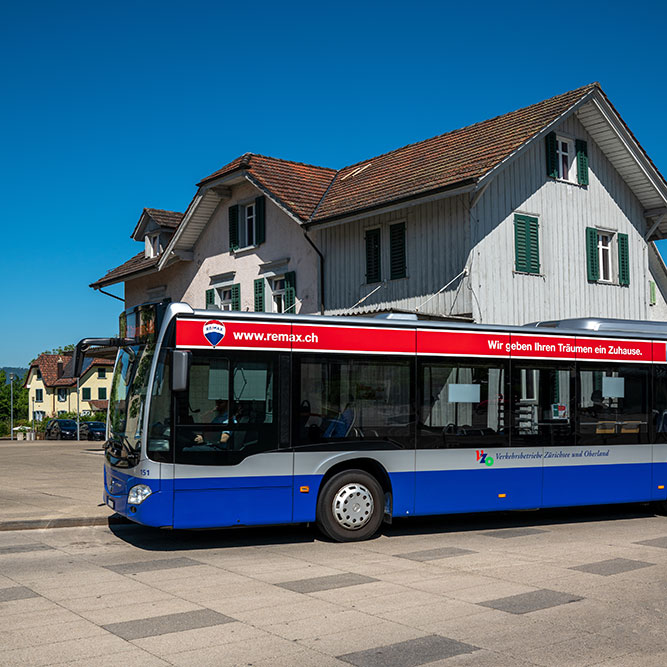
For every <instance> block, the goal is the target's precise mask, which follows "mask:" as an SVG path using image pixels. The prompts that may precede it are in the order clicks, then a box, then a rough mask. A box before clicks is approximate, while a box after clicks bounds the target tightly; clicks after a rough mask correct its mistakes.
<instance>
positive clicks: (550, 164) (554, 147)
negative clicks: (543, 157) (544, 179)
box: [544, 132, 558, 178]
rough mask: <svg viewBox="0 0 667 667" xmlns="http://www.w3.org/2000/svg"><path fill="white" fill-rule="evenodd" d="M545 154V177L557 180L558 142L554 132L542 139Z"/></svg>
mask: <svg viewBox="0 0 667 667" xmlns="http://www.w3.org/2000/svg"><path fill="white" fill-rule="evenodd" d="M544 143H545V149H546V154H547V176H548V177H549V178H558V142H557V139H556V133H555V132H549V134H547V136H546V137H545V138H544Z"/></svg>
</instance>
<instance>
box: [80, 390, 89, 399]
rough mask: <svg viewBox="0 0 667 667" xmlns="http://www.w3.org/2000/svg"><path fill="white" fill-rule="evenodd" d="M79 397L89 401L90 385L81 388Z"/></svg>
mask: <svg viewBox="0 0 667 667" xmlns="http://www.w3.org/2000/svg"><path fill="white" fill-rule="evenodd" d="M81 399H82V400H84V401H89V400H90V387H84V388H83V389H82V390H81Z"/></svg>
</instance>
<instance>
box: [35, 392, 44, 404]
mask: <svg viewBox="0 0 667 667" xmlns="http://www.w3.org/2000/svg"><path fill="white" fill-rule="evenodd" d="M43 402H44V390H43V389H35V403H43Z"/></svg>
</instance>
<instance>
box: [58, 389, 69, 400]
mask: <svg viewBox="0 0 667 667" xmlns="http://www.w3.org/2000/svg"><path fill="white" fill-rule="evenodd" d="M66 400H67V388H66V387H58V401H59V402H60V403H64V402H65V401H66Z"/></svg>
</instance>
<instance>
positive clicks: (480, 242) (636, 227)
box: [471, 116, 649, 324]
mask: <svg viewBox="0 0 667 667" xmlns="http://www.w3.org/2000/svg"><path fill="white" fill-rule="evenodd" d="M559 131H562V132H564V133H567V134H568V135H570V136H572V137H574V138H577V139H585V140H586V141H587V142H588V162H589V185H588V186H587V187H581V186H579V185H576V184H569V183H565V182H562V181H554V180H553V179H549V178H547V176H546V156H545V147H544V142H542V141H541V142H537V143H536V144H535V145H534V146H532V147H531V148H530V149H529V150H528V151H527V152H526V154H524V156H523V157H522V158H521V159H519V160H516V161H515V162H514V163H513V164H511V165H509V166H508V167H507V169H505V170H504V171H503V172H501V173H500V174H499V175H498V176H497V177H496V178H495V179H494V181H493V182H492V183H491V184H490V186H489V188H488V189H487V190H486V192H485V193H484V195H483V196H482V197H481V198H480V201H479V202H478V204H477V206H475V208H474V210H473V211H472V213H471V226H472V242H473V244H474V245H475V246H476V247H475V251H474V254H475V257H476V261H475V262H474V263H473V269H472V276H471V278H472V287H473V289H474V290H475V291H476V294H477V297H478V299H479V302H480V303H481V305H482V306H481V312H475V319H476V320H477V321H482V322H486V323H498V324H524V323H527V322H533V321H536V320H548V319H560V318H567V317H583V316H595V317H621V318H631V319H646V318H647V317H648V312H647V309H648V280H649V273H648V258H647V245H646V243H645V241H644V240H643V234H644V233H645V221H644V215H643V209H642V206H641V205H640V203H639V200H638V199H637V198H636V197H635V195H634V194H633V193H632V191H631V190H630V188H629V187H628V186H627V184H626V183H625V182H624V181H623V179H622V178H621V176H620V175H619V174H618V172H617V171H616V170H615V169H614V168H613V167H612V165H611V163H610V162H609V161H608V160H607V159H606V158H605V157H604V155H603V154H602V152H601V150H600V149H599V147H598V146H597V145H596V144H595V143H594V141H593V140H592V138H591V137H590V136H589V135H588V134H587V133H586V131H585V129H584V128H583V126H582V125H581V123H580V122H579V121H578V120H577V119H576V118H575V117H574V116H570V117H569V118H567V119H566V120H565V121H564V122H563V124H562V125H561V127H560V128H559ZM515 213H525V214H529V215H535V216H536V217H537V218H538V219H539V245H540V264H541V268H540V275H539V276H534V275H524V274H518V273H516V272H515V271H514V266H515V254H514V214H515ZM586 227H602V228H606V229H609V230H613V231H615V232H616V233H624V234H628V237H629V251H630V286H629V287H620V286H618V285H605V284H599V283H589V282H588V280H587V269H586V235H585V228H586ZM614 261H617V246H616V242H614Z"/></svg>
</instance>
